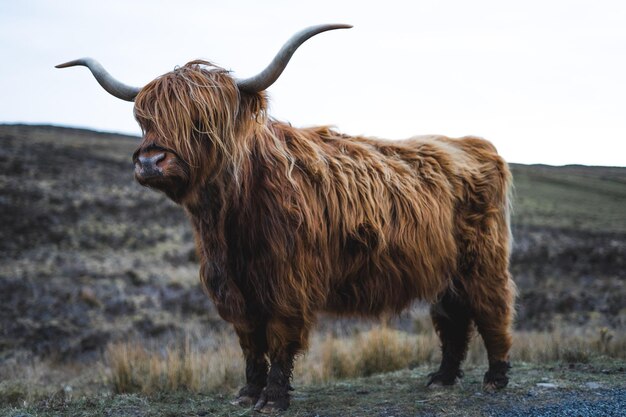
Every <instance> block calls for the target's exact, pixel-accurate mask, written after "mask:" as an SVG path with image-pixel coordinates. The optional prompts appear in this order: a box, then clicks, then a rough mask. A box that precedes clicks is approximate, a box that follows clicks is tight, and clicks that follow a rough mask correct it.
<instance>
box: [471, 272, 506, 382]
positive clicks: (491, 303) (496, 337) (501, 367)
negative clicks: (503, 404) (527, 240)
mask: <svg viewBox="0 0 626 417" xmlns="http://www.w3.org/2000/svg"><path fill="white" fill-rule="evenodd" d="M490 284H491V285H484V286H481V287H483V288H482V289H481V290H480V291H478V294H477V298H478V299H477V300H475V301H474V302H473V305H472V310H473V312H474V321H475V322H476V326H477V327H478V332H479V333H480V335H481V336H482V338H483V341H484V343H485V348H486V349H487V357H488V359H489V370H488V371H487V373H486V374H485V378H484V380H483V386H484V389H486V390H496V389H501V388H504V387H506V386H507V384H508V382H509V378H508V376H507V372H508V370H509V368H510V365H509V350H510V349H511V327H512V324H513V315H514V309H513V306H514V300H515V284H513V281H512V280H511V279H510V278H509V274H508V273H507V272H506V271H505V272H503V273H502V275H501V278H499V279H497V280H494V282H491V283H490Z"/></svg>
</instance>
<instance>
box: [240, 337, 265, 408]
mask: <svg viewBox="0 0 626 417" xmlns="http://www.w3.org/2000/svg"><path fill="white" fill-rule="evenodd" d="M235 331H236V332H237V335H238V336H239V344H240V345H241V350H242V351H243V355H244V358H245V360H246V385H244V386H243V388H241V389H240V390H239V394H237V398H236V399H235V400H234V401H233V402H232V404H235V405H242V406H245V407H251V406H253V405H255V404H256V402H257V401H258V400H259V397H260V396H261V392H262V391H263V388H264V387H265V383H266V381H267V371H268V368H269V367H268V364H267V358H266V355H267V337H266V326H265V325H257V326H255V327H248V326H245V327H244V326H237V325H235Z"/></svg>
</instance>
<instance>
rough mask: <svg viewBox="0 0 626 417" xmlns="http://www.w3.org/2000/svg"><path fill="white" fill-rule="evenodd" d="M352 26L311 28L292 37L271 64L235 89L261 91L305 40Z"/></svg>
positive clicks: (277, 74)
mask: <svg viewBox="0 0 626 417" xmlns="http://www.w3.org/2000/svg"><path fill="white" fill-rule="evenodd" d="M351 27H352V25H345V24H326V25H317V26H311V27H308V28H306V29H303V30H301V31H300V32H298V33H296V34H295V35H293V36H292V37H291V38H290V39H289V40H288V41H287V43H285V45H283V47H282V48H281V49H280V51H278V54H276V56H275V57H274V59H273V60H272V62H270V64H269V65H268V66H267V68H265V69H264V70H263V71H261V72H260V73H259V74H257V75H255V76H254V77H250V78H246V79H244V80H238V81H237V87H239V89H240V90H242V91H246V92H249V93H255V92H258V91H263V90H265V89H266V88H268V87H269V86H270V85H272V84H274V82H275V81H276V80H277V79H278V77H280V74H282V72H283V70H284V69H285V67H286V66H287V63H288V62H289V60H290V59H291V56H292V55H293V53H294V52H296V49H298V47H299V46H300V45H302V44H303V43H304V42H305V41H306V40H307V39H309V38H311V37H313V36H315V35H317V34H318V33H322V32H326V31H327V30H333V29H349V28H351Z"/></svg>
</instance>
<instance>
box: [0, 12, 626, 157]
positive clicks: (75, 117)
mask: <svg viewBox="0 0 626 417" xmlns="http://www.w3.org/2000/svg"><path fill="white" fill-rule="evenodd" d="M319 23H350V24H353V25H354V28H353V29H349V30H337V31H332V32H327V33H323V34H320V35H318V36H316V37H314V38H313V39H311V40H309V41H308V42H306V43H305V44H304V45H303V46H302V47H301V48H300V49H299V50H298V52H296V54H295V55H294V57H293V59H292V61H291V62H290V64H289V66H288V67H287V69H286V71H285V72H284V73H283V75H282V76H281V78H280V79H279V80H278V81H277V83H276V84H274V85H273V86H272V87H270V88H269V93H270V96H271V114H272V115H273V116H274V117H276V118H277V119H280V120H285V121H289V122H291V123H292V124H293V125H295V126H310V125H317V124H331V125H335V126H336V127H337V128H338V129H339V130H341V131H343V132H345V133H348V134H365V135H368V136H379V137H385V138H394V139H397V138H403V137H409V136H412V135H417V134H427V133H439V134H445V135H448V136H463V135H468V134H472V135H478V136H483V137H485V138H487V139H489V140H491V141H492V142H493V143H494V144H495V145H496V146H497V147H498V149H499V151H500V153H501V154H502V155H503V156H504V157H505V158H506V159H507V160H509V161H511V162H521V163H547V164H556V165H560V164H572V163H579V164H590V165H619V166H624V165H626V1H623V0H594V1H591V0H590V1H576V0H553V1H551V0H527V1H502V0H500V1H495V0H494V1H488V0H474V1H463V0H454V1H452V0H428V1H421V0H416V1H389V0H388V1H375V2H368V1H362V0H361V1H339V0H333V1H327V0H317V1H315V2H299V1H270V0H268V1H243V0H242V1H201V0H198V1H186V0H181V1H154V0H152V1H149V0H141V1H139V0H135V1H121V0H109V1H102V0H99V1H91V0H83V1H43V0H39V1H37V0H23V1H9V0H1V1H0V58H1V61H0V62H1V64H0V122H29V123H53V124H59V125H69V126H80V127H87V128H93V129H99V130H108V131H118V132H127V133H133V134H139V129H138V127H137V125H136V123H135V121H134V119H133V115H132V104H131V103H127V102H123V101H121V100H119V99H116V98H114V97H112V96H110V95H109V94H108V93H106V92H105V91H104V90H102V88H101V87H100V86H99V85H98V84H97V82H96V81H95V79H93V77H92V75H91V73H90V72H89V71H88V70H87V69H86V68H82V67H80V68H70V69H64V70H58V69H54V68H53V66H54V65H55V64H58V63H61V62H65V61H68V60H71V59H75V58H79V57H83V56H91V57H93V58H96V59H98V60H99V61H100V62H101V63H102V64H103V65H104V66H105V67H106V68H107V69H108V70H109V71H110V72H111V73H112V74H113V75H114V76H115V77H117V78H119V79H120V80H121V81H123V82H125V83H127V84H131V85H137V86H141V85H143V84H145V83H147V82H148V81H149V80H151V79H153V78H154V77H156V76H158V75H160V74H162V73H164V72H167V71H170V70H172V69H173V68H174V66H176V65H183V64H185V63H186V62H187V61H190V60H192V59H195V58H204V59H207V60H210V61H212V62H215V63H216V64H218V65H220V66H222V67H225V68H227V69H231V70H233V71H234V74H235V75H236V76H240V77H247V76H250V75H253V74H255V73H256V72H257V71H260V70H261V69H262V68H264V66H265V65H266V64H267V63H268V62H269V60H270V59H271V58H272V57H273V56H274V54H275V53H276V51H277V50H278V49H279V48H280V46H282V44H283V42H285V41H286V40H287V39H288V38H289V37H290V36H291V35H292V34H293V33H294V32H296V31H298V30H300V29H301V28H303V27H306V26H309V25H313V24H319Z"/></svg>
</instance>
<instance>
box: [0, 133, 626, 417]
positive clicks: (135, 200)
mask: <svg viewBox="0 0 626 417" xmlns="http://www.w3.org/2000/svg"><path fill="white" fill-rule="evenodd" d="M137 141H138V138H135V137H130V136H122V135H115V134H110V133H99V132H92V131H88V130H78V129H68V128H61V127H51V126H25V125H0V223H1V224H2V229H1V230H0V414H3V413H4V414H6V413H8V412H9V411H7V410H14V411H15V410H17V408H6V407H16V406H19V405H20V404H23V402H24V401H26V402H27V404H28V407H26V409H24V408H20V409H22V410H30V411H29V412H32V413H35V414H41V415H56V414H57V413H58V412H67V413H70V414H76V415H89V413H88V410H89V409H90V408H91V407H96V409H98V407H100V409H104V408H111V409H114V410H118V411H116V412H119V413H121V414H124V413H134V414H136V415H171V413H175V410H179V409H184V410H188V411H189V415H245V413H244V414H241V411H242V410H237V409H229V408H224V407H227V406H226V405H225V400H224V398H227V397H228V396H230V395H231V394H232V389H233V387H234V386H236V385H237V384H239V383H240V378H241V374H242V370H241V366H242V363H241V360H240V357H239V350H238V347H237V343H236V341H235V340H234V339H233V334H232V330H231V329H230V327H229V326H227V325H226V324H225V323H224V322H223V321H222V320H221V319H220V318H219V316H218V315H217V313H216V311H215V309H214V307H213V305H212V304H211V303H210V302H209V300H208V299H207V297H206V296H205V295H204V293H203V292H202V290H201V289H200V286H199V283H198V265H197V262H196V259H195V252H194V245H193V237H192V233H191V229H190V227H189V224H188V221H187V219H186V218H185V215H184V213H183V212H182V210H181V209H180V208H179V207H177V206H176V205H174V204H173V203H171V202H170V201H169V200H167V199H166V198H164V197H163V196H162V195H160V194H158V193H155V192H152V191H150V190H148V189H145V188H142V187H141V186H139V185H138V184H137V183H136V182H135V181H134V179H133V166H132V162H131V155H132V153H133V151H134V149H135V147H136V145H137ZM511 168H512V170H513V175H514V182H515V193H514V213H513V232H514V236H515V243H514V248H513V257H512V265H511V269H512V272H513V275H514V277H515V280H516V283H517V285H518V290H519V297H518V315H517V322H516V328H517V331H518V333H517V335H516V345H515V346H516V348H515V349H516V350H515V352H514V360H515V361H517V362H518V363H517V364H515V366H516V367H517V369H520V374H518V378H521V379H518V380H517V381H518V383H519V386H517V387H515V386H514V390H513V394H512V395H513V396H512V397H510V399H511V401H513V400H515V401H518V400H519V401H521V402H518V403H515V404H517V405H518V406H521V405H523V404H522V403H523V401H522V400H523V399H524V395H526V394H525V393H528V392H531V394H532V395H533V396H543V395H544V394H545V393H544V392H543V391H541V390H539V391H537V393H535V388H536V386H535V384H536V383H537V380H539V381H541V378H542V377H543V376H542V374H541V366H542V365H538V363H541V362H546V361H547V362H550V363H553V362H554V361H557V362H558V363H560V364H561V365H559V366H565V369H567V366H569V365H563V361H565V363H567V362H574V363H583V362H586V363H588V364H596V363H598V361H600V363H607V362H606V361H607V357H613V358H615V357H618V358H622V360H623V358H624V356H623V354H622V355H621V356H620V352H621V351H623V350H624V349H622V348H623V347H624V346H626V334H625V329H626V301H624V300H626V285H625V278H626V275H625V273H624V271H625V270H626V209H624V207H626V168H608V167H584V166H567V167H549V166H525V165H517V164H514V165H512V167H511ZM388 326H389V328H390V329H391V330H393V331H392V332H391V333H382V334H384V335H388V334H391V335H395V336H385V337H384V338H382V339H380V338H379V339H374V340H379V342H376V343H378V344H376V343H374V342H373V341H372V340H373V339H368V337H369V336H368V335H371V334H377V333H376V332H374V333H368V330H369V329H370V328H371V327H372V324H371V322H368V321H361V320H355V319H341V320H334V319H329V318H322V319H321V320H320V322H319V324H318V328H317V331H316V333H315V334H314V337H313V348H312V351H311V353H310V354H309V355H308V356H307V357H305V358H303V359H302V360H301V361H300V362H299V363H300V364H299V365H298V370H297V381H296V382H297V383H298V384H301V385H302V384H305V385H306V384H312V385H310V388H305V389H304V390H303V391H297V392H296V394H295V395H296V398H297V403H296V404H299V405H297V406H296V407H295V408H294V410H296V411H294V414H291V415H308V414H307V412H306V411H305V410H311V409H312V408H313V409H316V410H319V411H320V413H321V414H322V415H364V414H366V415H368V414H371V413H370V411H371V412H372V413H374V414H376V415H391V414H393V413H396V411H397V413H396V414H394V415H396V416H397V415H412V414H414V413H416V412H418V411H424V412H426V413H431V414H433V413H434V414H439V412H438V411H437V410H438V408H440V406H439V405H438V404H440V403H441V401H443V400H442V398H441V395H440V394H437V393H429V392H426V391H424V390H422V391H418V393H419V395H418V399H411V397H405V396H404V394H402V395H403V397H402V399H398V400H397V404H396V405H395V406H392V405H389V404H388V403H386V402H385V401H386V400H385V399H384V398H383V397H385V396H389V395H394V391H393V387H394V386H399V387H401V388H400V391H399V392H402V393H405V394H407V393H408V392H409V391H411V390H412V389H413V388H412V387H415V386H418V385H419V384H421V379H423V378H425V373H426V369H425V368H420V369H419V370H418V371H411V372H409V371H406V370H405V371H401V372H404V373H400V374H397V375H399V378H400V379H406V378H408V380H409V381H408V382H407V381H404V382H402V381H401V380H400V379H398V378H397V377H396V376H394V375H396V374H393V375H390V376H389V377H388V378H387V377H385V376H381V377H372V378H373V379H367V378H366V379H359V380H355V379H354V378H355V377H358V376H363V375H370V374H372V373H376V372H382V371H384V370H389V369H402V368H406V367H415V366H423V365H426V366H428V367H429V368H432V367H434V366H435V365H436V363H437V361H438V342H437V339H436V338H435V337H434V334H433V330H432V326H431V325H430V322H429V318H428V315H427V311H426V309H425V306H422V305H417V306H416V307H415V308H414V309H412V310H411V311H410V312H408V313H405V314H402V315H400V316H399V317H395V318H392V319H391V320H390V321H389V323H388ZM181 341H191V342H189V343H191V345H190V346H186V345H185V344H184V343H183V344H182V347H181V343H178V342H181ZM165 346H167V349H165V348H164V347H165ZM354 346H360V347H364V346H368V347H371V346H379V347H380V349H378V348H377V349H373V350H372V349H369V350H368V349H362V350H358V352H361V351H362V353H356V354H355V353H354V352H355V349H356V348H355V347H354ZM389 346H394V349H396V350H392V351H390V350H389V349H390V347H389ZM127 348H128V349H130V350H129V351H131V352H139V353H140V356H138V357H136V358H135V359H136V360H135V361H131V360H129V356H128V355H127V354H126V353H125V352H126V350H124V349H127ZM189 348H190V349H192V350H193V351H194V352H203V353H204V354H205V356H202V355H196V356H194V358H196V359H194V360H197V362H194V363H196V364H199V365H197V366H194V369H195V368H202V367H205V368H206V367H211V366H213V365H207V364H217V365H214V366H215V367H216V368H217V371H216V372H217V374H215V372H214V373H211V372H213V371H211V372H208V371H207V372H208V373H204V374H203V373H200V374H201V375H200V376H201V377H202V378H205V377H206V378H209V379H210V384H213V385H211V386H220V387H221V391H220V390H218V391H219V394H215V393H214V394H211V395H213V396H210V397H207V398H205V399H202V398H200V397H197V396H195V395H196V394H193V395H194V397H191V399H189V400H188V401H187V400H185V398H187V397H185V395H186V394H185V395H182V396H181V395H179V393H176V392H175V391H176V389H174V388H173V387H178V386H179V385H181V384H182V385H181V386H183V387H184V383H186V382H185V380H184V378H183V379H180V380H177V381H178V382H176V384H179V385H175V384H172V382H171V379H168V378H170V377H168V376H167V375H166V373H165V374H163V373H162V374H159V373H158V370H159V369H165V368H167V369H169V366H170V363H169V362H166V359H167V360H173V361H174V363H177V364H179V365H177V366H182V365H180V364H181V363H183V364H184V361H183V362H181V361H180V360H178V359H180V358H179V356H180V355H183V354H181V352H183V353H184V352H186V351H185V350H184V349H189ZM177 349H178V350H177ZM180 349H183V350H182V351H181V350H180ZM359 349H360V348H359ZM120 352H121V353H122V354H121V356H120V355H119V353H120ZM142 352H143V353H142ZM168 352H171V354H170V353H168ZM216 352H217V353H219V355H218V354H217V353H216ZM389 352H392V353H393V355H391V356H385V355H389ZM116 355H117V356H116ZM142 355H143V356H142ZM220 355H221V356H220ZM355 355H356V356H358V357H353V356H355ZM368 355H373V356H372V358H371V361H369V362H367V361H368V360H369V359H368V358H369V357H370V356H368ZM381 355H382V356H381ZM598 356H599V357H598ZM115 358H118V359H119V358H122V360H121V361H119V363H120V364H121V367H120V369H126V371H125V372H128V373H129V375H131V376H132V378H131V379H129V380H130V381H134V382H133V383H132V384H131V385H132V386H130V388H129V387H127V388H124V389H119V390H122V391H124V390H131V391H132V390H133V389H134V390H139V391H140V392H142V391H145V390H146V389H147V388H146V389H144V387H157V388H158V389H157V392H156V393H151V394H149V395H150V396H149V397H146V396H145V395H148V394H146V393H145V392H144V394H141V393H140V394H134V395H130V396H112V394H111V393H112V391H113V390H115V389H117V388H115V387H116V385H115V382H114V381H115V378H116V376H117V377H119V376H124V375H120V374H119V372H118V371H116V369H115V367H114V366H113V365H114V364H115V361H114V359H115ZM137 358H143V359H142V360H139V359H137ZM164 358H165V359H164ZM177 358H178V359H177ZM392 359H393V360H392ZM142 361H143V362H142ZM176 361H178V362H176ZM359 361H361V362H359ZM363 361H365V362H363ZM559 361H560V362H559ZM603 361H604V362H603ZM527 362H532V363H534V365H532V366H531V365H528V364H527ZM363 363H368V364H372V363H373V364H375V365H373V368H371V369H373V370H371V371H368V373H367V374H363V373H359V372H361V371H362V370H363V369H365V368H364V366H363V365H362V364H363ZM608 363H609V364H608V365H606V366H607V367H608V368H607V369H609V368H610V369H611V370H612V371H611V372H613V373H616V374H618V375H622V374H623V373H624V371H623V367H622V368H620V366H623V364H622V365H620V366H613V365H611V364H614V363H617V362H611V361H610V360H609V362H608ZM620 363H621V362H620ZM133 364H134V365H135V368H133ZM164 366H165V368H164ZM367 366H370V365H367ZM389 366H392V367H391V368H389ZM484 366H485V364H484V351H483V350H482V347H481V346H480V343H478V341H477V340H475V341H474V342H473V344H472V349H471V351H470V360H469V372H470V375H471V379H468V382H469V384H470V385H468V386H464V387H461V388H460V389H459V390H456V391H452V394H451V397H450V398H451V399H449V400H445V401H448V402H445V401H444V403H445V404H448V405H445V407H451V408H450V410H453V411H454V410H456V411H455V412H457V414H454V412H452V411H451V412H450V414H443V413H442V414H441V415H458V413H461V414H462V408H458V407H459V406H458V404H457V405H455V404H456V403H455V401H457V400H459V401H461V398H466V399H467V397H468V396H470V397H471V398H474V399H479V400H481V401H482V400H483V398H482V397H479V396H475V395H474V391H475V390H476V389H477V388H476V387H477V386H478V382H479V378H480V377H479V376H480V374H481V372H484ZM525 366H527V367H526V368H525ZM576 366H578V365H576ZM597 366H604V365H593V366H592V365H589V369H592V370H593V372H592V371H589V372H590V373H589V372H587V371H586V370H585V369H587V368H584V367H583V368H580V370H581V372H583V373H587V374H588V375H587V376H588V377H589V378H591V379H590V381H591V382H593V381H595V379H593V378H596V376H594V375H596V374H594V372H596V371H597ZM183 368H184V367H183ZM320 368H321V369H323V372H321V373H320V372H318V371H312V370H314V369H317V370H319V369H320ZM367 369H370V368H367ZM559 369H560V368H559ZM576 369H577V370H578V369H579V368H576ZM619 369H622V371H619ZM183 370H184V369H183ZM185 372H186V373H184V375H186V376H185V378H191V377H192V376H193V373H190V372H187V371H185ZM564 372H565V371H564ZM620 372H621V373H622V374H620ZM209 374H210V375H214V374H215V375H217V376H208V377H207V376H206V375H209ZM546 375H548V377H549V378H552V376H551V375H553V374H546ZM133 378H134V379H133ZM141 378H144V379H143V380H142V379H141ZM181 378H182V377H181ZM211 378H213V379H211ZM214 378H217V379H214ZM341 378H344V379H345V378H347V379H346V381H347V382H345V383H344V382H339V383H336V384H335V383H334V382H333V384H335V385H330V386H327V385H324V384H325V383H329V381H334V380H335V379H341ZM514 378H515V376H514ZM581 378H582V377H581ZM611 378H612V377H611ZM611 378H608V379H607V382H606V384H607V386H609V387H610V386H612V384H613V385H614V381H613V379H611ZM418 379H419V381H418ZM562 379H566V378H565V377H563V378H562ZM200 380H201V381H203V380H202V379H200ZM522 380H523V381H525V382H521V381H522ZM168 381H169V382H168ZM381 381H383V382H381ZM514 381H515V380H514ZM585 381H586V380H585ZM194 383H195V384H196V386H198V384H197V380H196V382H194ZM207 383H208V382H207ZM585 383H586V382H583V379H581V384H582V385H581V386H582V387H583V389H584V390H586V388H585V387H584V384H585ZM603 383H604V382H603ZM142 384H143V385H142ZM155 384H156V385H155ZM159 384H164V385H159ZM168 384H169V385H168ZM402 384H405V385H402ZM416 384H418V385H416ZM200 385H201V387H200V388H201V389H200V391H202V392H204V391H203V390H205V391H206V390H207V386H208V385H207V384H206V383H204V385H202V384H200ZM579 385H580V384H579ZM419 386H420V387H421V385H419ZM67 387H69V391H67V390H68V388H67ZM164 387H170V388H164ZM384 387H387V388H384ZM468 387H469V388H468ZM568 387H570V388H572V387H571V386H568ZM574 388H576V387H574ZM578 388H580V386H577V388H576V389H575V390H573V391H567V392H570V393H572V392H573V393H579V394H580V395H583V396H586V395H589V396H593V395H595V394H593V393H592V392H591V391H589V390H587V391H589V392H587V391H585V392H583V393H581V392H580V391H577V390H578ZM72 389H74V390H76V391H75V393H74V394H71V392H74V391H71V390H72ZM419 389H422V388H419ZM468 389H469V391H468ZM159 390H160V391H159ZM185 390H188V387H187V388H184V389H183V391H185ZM194 390H195V388H194ZM209 391H210V392H213V391H211V390H209ZM185 392H187V391H185ZM194 392H195V391H194ZM361 392H366V394H361ZM550 392H552V391H550ZM612 392H613V391H610V390H609V391H607V393H606V395H608V396H609V397H610V396H611V395H613V394H612ZM78 393H80V394H78ZM102 393H104V395H105V396H104V397H103V396H102V395H101V394H102ZM562 393H565V391H563V392H562ZM518 394H519V395H518ZM531 394H529V395H531ZM82 395H87V397H85V398H83V397H82ZM142 395H144V396H142ZM216 395H217V396H216ZM219 395H226V397H219ZM329 395H336V396H337V397H335V398H337V401H338V403H337V404H335V405H336V408H332V407H333V406H334V405H333V404H323V403H324V401H321V400H320V398H322V396H329ZM516 395H517V397H516ZM550 395H552V394H550ZM572 395H574V394H572ZM444 396H445V395H444ZM548 397H550V396H548ZM553 397H554V399H555V401H557V399H558V396H553ZM553 397H550V398H553ZM609 397H607V398H609ZM533 398H535V397H533ZM542 398H544V397H542ZM546 398H547V397H546ZM409 399H411V401H414V402H412V403H411V404H408V403H404V402H403V401H406V400H409ZM470 400H471V399H470ZM470 400H468V401H470ZM492 400H493V402H494V404H495V405H494V407H501V406H502V404H501V403H502V401H500V400H499V399H494V398H492V397H489V399H488V400H487V402H488V403H489V401H492ZM320 401H321V402H320ZM415 401H417V402H415ZM420 401H423V402H420ZM218 403H219V404H220V405H217V404H218ZM431 403H432V406H431ZM435 404H437V405H435ZM472 404H473V403H471V401H470V403H467V407H470V409H471V407H479V405H480V404H479V403H476V404H474V405H472ZM498 404H500V405H498ZM550 404H551V403H550ZM3 407H5V408H3ZM20 407H21V406H20ZM103 407H104V408H103ZM297 407H301V408H297ZM311 407H312V408H311ZM352 407H354V408H352ZM394 407H395V408H394ZM455 407H456V408H455ZM348 409H349V410H352V411H350V413H351V414H350V413H347V412H346V413H344V412H343V411H342V410H348ZM476 409H478V408H476ZM494 409H495V408H494ZM508 409H509V410H510V409H511V407H509V408H508ZM124 410H126V411H124ZM167 410H170V411H167ZM207 410H214V411H207ZM298 410H300V411H298ZM372 410H373V411H372ZM459 410H460V411H459ZM487 411H488V410H487ZM15 412H17V411H15ZM11 413H13V411H11ZM168 413H170V414H168ZM194 413H196V414H194ZM202 413H204V414H202ZM9 415H11V414H9ZM312 415H314V414H312ZM510 415H515V414H510Z"/></svg>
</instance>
